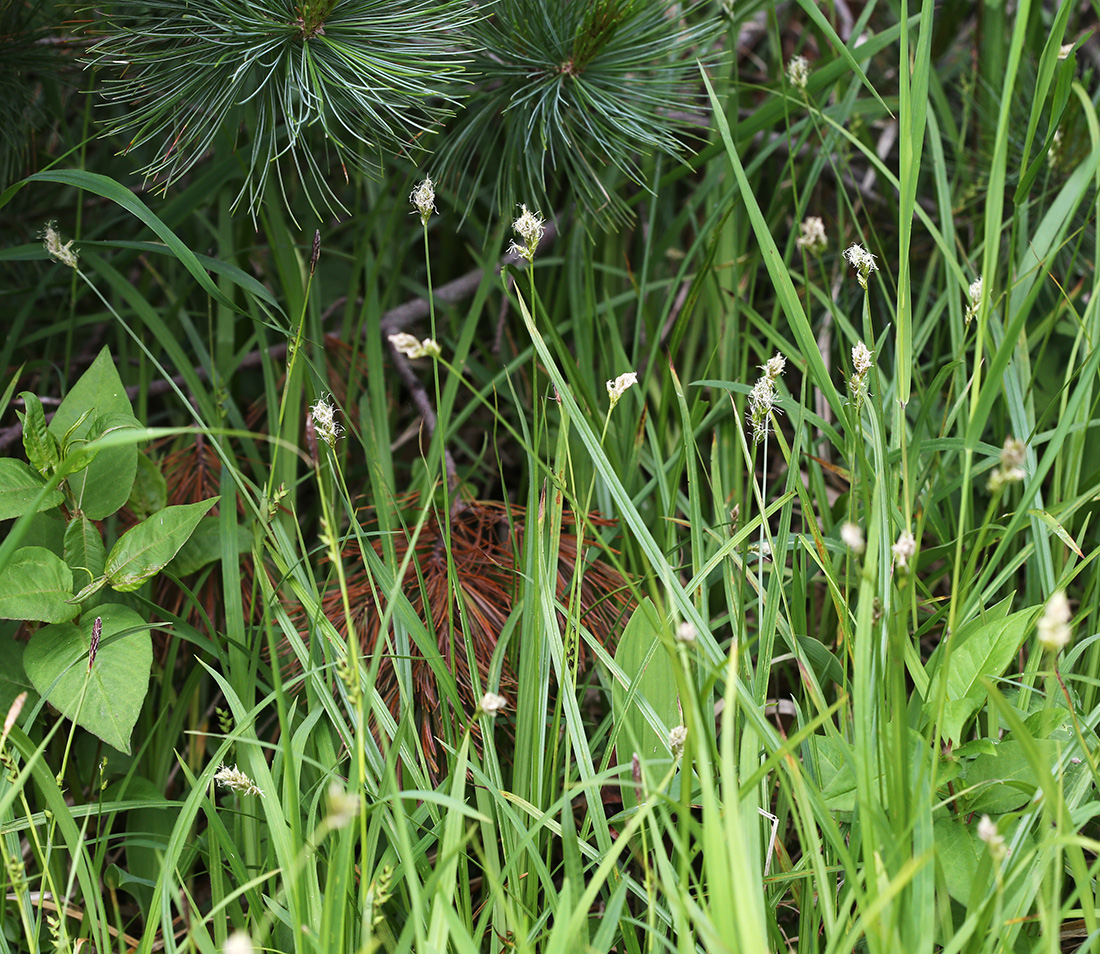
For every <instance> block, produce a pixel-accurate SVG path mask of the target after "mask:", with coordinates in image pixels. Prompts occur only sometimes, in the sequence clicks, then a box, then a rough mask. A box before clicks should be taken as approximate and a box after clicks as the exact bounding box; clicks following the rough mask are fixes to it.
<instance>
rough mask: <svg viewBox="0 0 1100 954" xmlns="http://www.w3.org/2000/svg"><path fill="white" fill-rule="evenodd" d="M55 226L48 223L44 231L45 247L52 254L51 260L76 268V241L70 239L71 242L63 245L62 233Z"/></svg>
mask: <svg viewBox="0 0 1100 954" xmlns="http://www.w3.org/2000/svg"><path fill="white" fill-rule="evenodd" d="M54 225H55V223H53V222H47V223H46V227H45V228H44V229H43V230H42V244H43V246H45V248H46V251H47V252H49V253H50V258H52V259H53V260H54V261H57V262H60V263H61V264H62V265H68V266H69V268H76V266H77V255H78V253H77V251H76V249H74V248H73V242H74V241H75V239H69V241H67V242H65V243H64V244H62V243H61V233H60V232H58V231H57V229H56V228H54Z"/></svg>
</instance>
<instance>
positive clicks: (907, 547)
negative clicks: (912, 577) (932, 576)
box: [890, 530, 917, 570]
mask: <svg viewBox="0 0 1100 954" xmlns="http://www.w3.org/2000/svg"><path fill="white" fill-rule="evenodd" d="M890 552H891V553H893V554H894V564H895V566H897V568H898V569H899V570H908V569H909V561H910V560H912V559H913V557H914V556H915V555H916V553H917V541H916V539H915V538H914V536H913V534H911V533H910V532H909V531H908V530H902V531H901V533H900V534H898V540H897V543H895V544H894V545H893V546H892V547H890Z"/></svg>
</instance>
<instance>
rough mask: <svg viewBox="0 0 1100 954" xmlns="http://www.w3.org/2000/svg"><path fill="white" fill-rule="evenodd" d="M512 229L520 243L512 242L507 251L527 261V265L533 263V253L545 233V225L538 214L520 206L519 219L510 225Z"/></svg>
mask: <svg viewBox="0 0 1100 954" xmlns="http://www.w3.org/2000/svg"><path fill="white" fill-rule="evenodd" d="M512 228H513V229H514V230H515V233H516V235H518V236H519V239H520V241H518V242H516V241H513V242H512V244H511V245H510V246H509V247H508V251H509V252H514V253H515V254H516V255H518V256H519V257H520V258H525V259H527V261H528V262H529V263H530V262H533V261H534V260H535V251H536V250H537V249H538V247H539V242H541V241H542V236H543V234H544V233H545V232H546V224H545V223H544V222H543V219H542V215H541V214H540V213H538V212H531V211H530V210H529V209H528V208H527V206H525V205H521V206H520V215H519V218H517V219H516V220H515V221H514V222H513V223H512Z"/></svg>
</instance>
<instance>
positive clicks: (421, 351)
mask: <svg viewBox="0 0 1100 954" xmlns="http://www.w3.org/2000/svg"><path fill="white" fill-rule="evenodd" d="M390 344H391V345H393V347H394V350H395V351H399V352H400V353H401V354H403V355H404V356H405V357H406V358H438V357H439V356H440V355H441V354H442V353H443V351H442V349H441V348H440V347H439V342H438V341H436V340H435V339H434V338H425V339H424V340H423V341H418V340H417V339H416V338H414V337H413V336H412V335H410V334H407V333H406V332H404V331H402V332H400V333H399V334H396V335H390Z"/></svg>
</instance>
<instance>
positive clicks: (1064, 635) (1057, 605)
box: [1036, 590, 1073, 653]
mask: <svg viewBox="0 0 1100 954" xmlns="http://www.w3.org/2000/svg"><path fill="white" fill-rule="evenodd" d="M1072 618H1073V614H1072V613H1070V609H1069V600H1068V599H1066V594H1065V591H1064V590H1055V591H1054V592H1053V593H1052V594H1051V597H1050V599H1049V600H1047V605H1046V609H1045V610H1044V611H1043V615H1042V616H1041V617H1040V618H1039V622H1038V624H1037V626H1036V629H1037V630H1038V632H1039V645H1040V646H1042V647H1043V649H1045V650H1046V651H1047V652H1051V653H1057V652H1061V651H1062V650H1063V649H1065V648H1066V646H1068V645H1069V641H1070V638H1071V636H1072V633H1071V632H1070V628H1069V621H1070V620H1071V619H1072Z"/></svg>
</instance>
